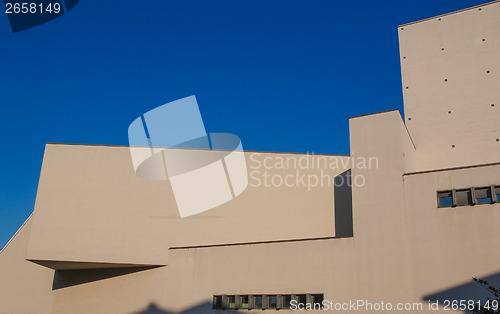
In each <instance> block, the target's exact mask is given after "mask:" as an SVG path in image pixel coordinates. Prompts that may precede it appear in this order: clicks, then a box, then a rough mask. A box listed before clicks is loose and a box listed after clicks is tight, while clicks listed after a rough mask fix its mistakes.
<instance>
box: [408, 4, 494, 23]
mask: <svg viewBox="0 0 500 314" xmlns="http://www.w3.org/2000/svg"><path fill="white" fill-rule="evenodd" d="M497 2H500V0H495V1H491V2H487V3H483V4H479V5H475V6H473V7H470V8H465V9H461V10H457V11H453V12H449V13H445V14H441V15H436V16H433V17H429V18H426V19H423V20H418V21H414V22H410V23H406V24H402V25H398V28H399V27H404V26H408V25H412V24H417V23H421V22H425V21H429V20H433V19H436V18H440V17H443V16H448V15H452V14H456V13H460V12H464V11H469V10H474V9H478V8H482V7H485V6H487V5H490V4H494V3H497Z"/></svg>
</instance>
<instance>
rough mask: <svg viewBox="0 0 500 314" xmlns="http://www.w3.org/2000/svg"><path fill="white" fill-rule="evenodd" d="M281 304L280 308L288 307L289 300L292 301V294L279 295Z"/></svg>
mask: <svg viewBox="0 0 500 314" xmlns="http://www.w3.org/2000/svg"><path fill="white" fill-rule="evenodd" d="M281 302H282V303H281V306H280V308H282V309H290V306H291V304H290V303H291V302H292V295H291V294H285V295H283V296H281Z"/></svg>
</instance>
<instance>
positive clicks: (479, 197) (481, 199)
mask: <svg viewBox="0 0 500 314" xmlns="http://www.w3.org/2000/svg"><path fill="white" fill-rule="evenodd" d="M474 196H475V197H476V202H477V204H491V203H492V198H491V187H484V188H475V189H474Z"/></svg>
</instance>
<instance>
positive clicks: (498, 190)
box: [495, 186, 500, 203]
mask: <svg viewBox="0 0 500 314" xmlns="http://www.w3.org/2000/svg"><path fill="white" fill-rule="evenodd" d="M495 195H496V197H497V202H499V203H500V186H495Z"/></svg>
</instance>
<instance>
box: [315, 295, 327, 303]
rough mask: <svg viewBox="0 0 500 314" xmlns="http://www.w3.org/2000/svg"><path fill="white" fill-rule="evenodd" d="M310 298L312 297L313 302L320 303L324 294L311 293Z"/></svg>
mask: <svg viewBox="0 0 500 314" xmlns="http://www.w3.org/2000/svg"><path fill="white" fill-rule="evenodd" d="M312 299H313V303H321V302H323V299H324V295H323V294H313V295H312Z"/></svg>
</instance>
